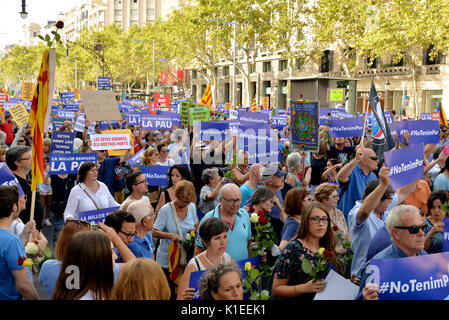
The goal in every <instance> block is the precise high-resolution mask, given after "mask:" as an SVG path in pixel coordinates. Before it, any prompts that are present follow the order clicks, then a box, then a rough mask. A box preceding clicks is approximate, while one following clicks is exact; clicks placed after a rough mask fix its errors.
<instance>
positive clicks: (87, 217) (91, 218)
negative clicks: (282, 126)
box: [78, 206, 120, 224]
mask: <svg viewBox="0 0 449 320" xmlns="http://www.w3.org/2000/svg"><path fill="white" fill-rule="evenodd" d="M119 208H120V206H117V207H111V208H104V209H96V210H90V211H83V212H80V213H78V219H80V220H83V221H87V222H89V223H90V224H97V222H102V223H104V220H105V219H106V216H107V215H108V214H110V213H111V212H114V211H115V210H118V209H119Z"/></svg>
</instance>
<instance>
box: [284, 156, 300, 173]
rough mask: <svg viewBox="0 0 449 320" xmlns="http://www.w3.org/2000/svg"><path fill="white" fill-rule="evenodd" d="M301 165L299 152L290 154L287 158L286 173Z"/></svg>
mask: <svg viewBox="0 0 449 320" xmlns="http://www.w3.org/2000/svg"><path fill="white" fill-rule="evenodd" d="M300 164H301V155H300V154H299V152H293V153H290V154H289V155H288V156H287V167H288V171H290V172H292V171H293V170H295V169H296V168H297V167H299V165H300Z"/></svg>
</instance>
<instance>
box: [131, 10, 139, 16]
mask: <svg viewBox="0 0 449 320" xmlns="http://www.w3.org/2000/svg"><path fill="white" fill-rule="evenodd" d="M131 14H132V15H136V14H139V10H138V9H133V10H131Z"/></svg>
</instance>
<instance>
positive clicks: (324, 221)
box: [309, 217, 329, 224]
mask: <svg viewBox="0 0 449 320" xmlns="http://www.w3.org/2000/svg"><path fill="white" fill-rule="evenodd" d="M309 220H310V221H312V223H314V224H319V223H320V222H322V223H324V224H328V223H329V218H328V217H324V218H319V217H312V218H309Z"/></svg>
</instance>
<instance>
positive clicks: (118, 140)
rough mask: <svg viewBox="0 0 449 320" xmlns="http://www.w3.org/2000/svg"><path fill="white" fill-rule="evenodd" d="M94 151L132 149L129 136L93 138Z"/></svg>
mask: <svg viewBox="0 0 449 320" xmlns="http://www.w3.org/2000/svg"><path fill="white" fill-rule="evenodd" d="M91 139H92V150H95V151H96V150H120V149H130V145H129V141H130V140H129V135H127V134H96V135H94V136H92V137H91Z"/></svg>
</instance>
